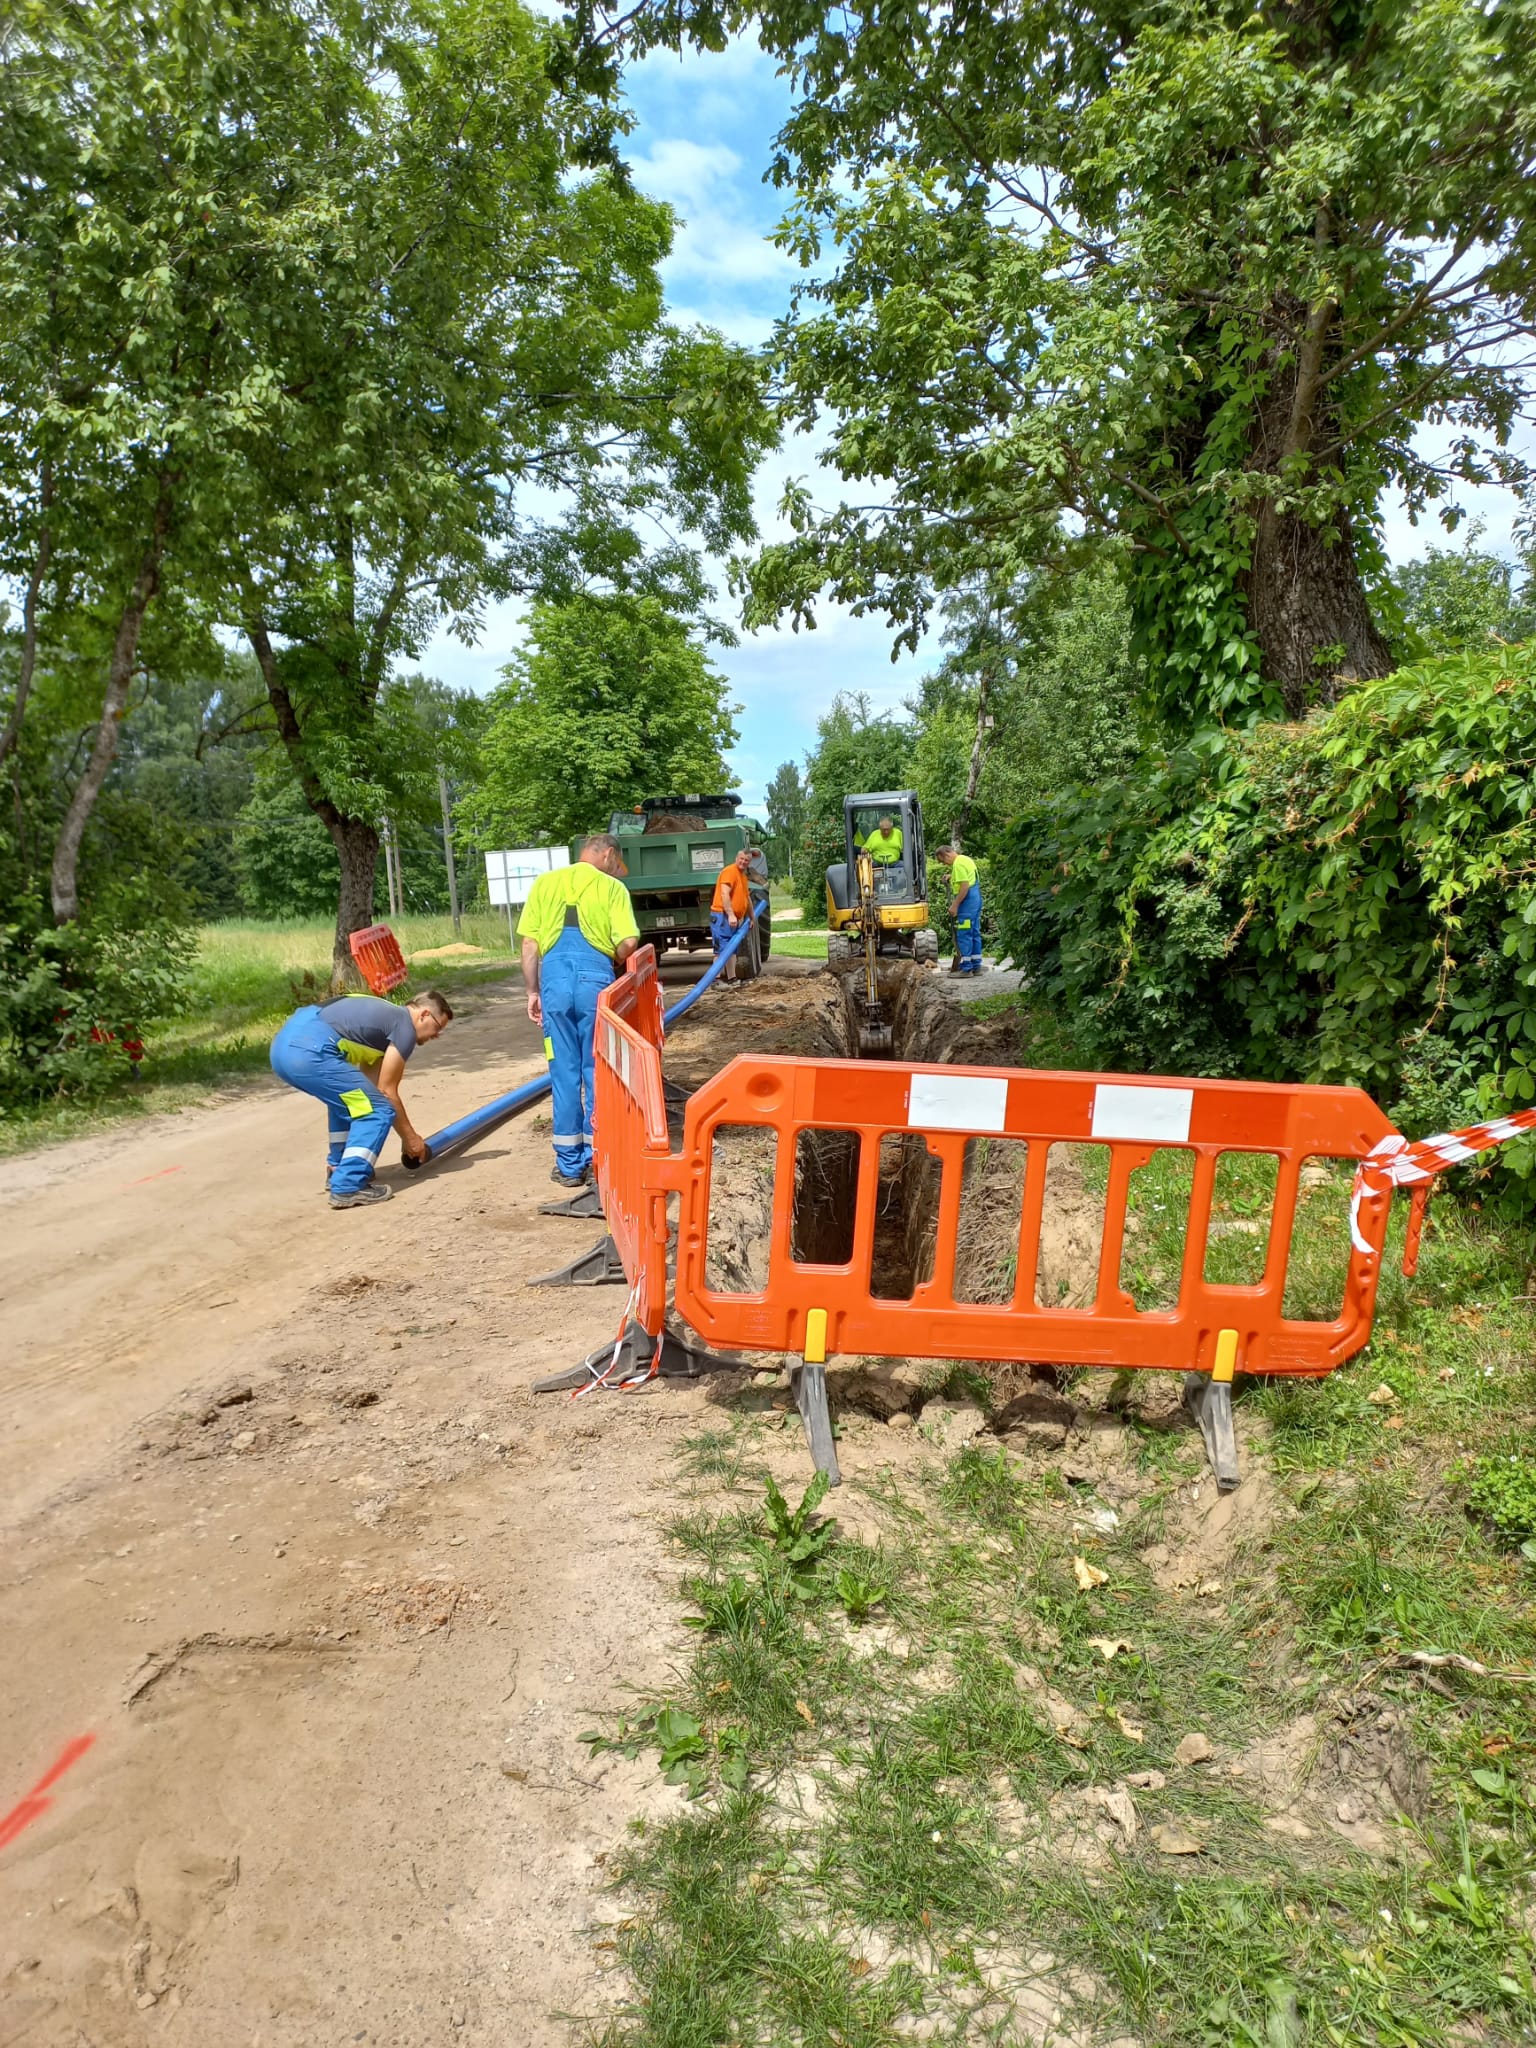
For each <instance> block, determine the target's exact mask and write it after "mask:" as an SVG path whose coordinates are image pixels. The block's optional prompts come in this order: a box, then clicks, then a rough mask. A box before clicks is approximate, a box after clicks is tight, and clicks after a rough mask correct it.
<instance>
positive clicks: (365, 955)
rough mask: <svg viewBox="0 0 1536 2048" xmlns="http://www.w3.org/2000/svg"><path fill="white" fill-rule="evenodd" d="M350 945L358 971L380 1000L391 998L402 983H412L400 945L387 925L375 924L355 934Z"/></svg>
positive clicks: (349, 942)
mask: <svg viewBox="0 0 1536 2048" xmlns="http://www.w3.org/2000/svg"><path fill="white" fill-rule="evenodd" d="M348 944H349V945H350V946H351V948H352V958H353V960H354V961H355V962H356V965H357V971H358V973H359V974H360V975H361V976H362V977H363V979H364V981H366V982H367V984H368V986H369V988H371V989H372V991H373V993H374V994H375V995H376V996H383V995H388V993H389V991H390V990H391V989H392V988H398V987H399V986H400V984H401V982H402V981H408V980H409V979H410V974H411V970H410V969H409V967H407V966H406V964H405V956H404V954H403V953H402V952H401V951H400V942H399V940H398V939H397V938H396V937H395V935H394V933H393V932H392V931H391V930H390V928H389V926H388V925H387V924H371V925H368V926H367V927H366V928H365V929H364V930H362V931H360V932H354V933H353V934H352V937H351V939H350V940H349V941H348Z"/></svg>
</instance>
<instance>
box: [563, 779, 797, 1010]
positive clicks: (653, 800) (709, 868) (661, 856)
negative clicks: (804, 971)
mask: <svg viewBox="0 0 1536 2048" xmlns="http://www.w3.org/2000/svg"><path fill="white" fill-rule="evenodd" d="M740 809H741V798H740V797H738V796H654V797H647V799H646V801H645V802H644V803H643V804H641V805H640V806H639V807H638V808H637V809H635V810H633V811H615V812H614V814H613V816H612V818H611V819H610V820H609V823H608V830H609V831H610V832H611V833H612V834H613V835H614V837H615V838H616V839H617V840H618V842H619V844H620V845H621V846H622V847H623V849H624V862H625V865H626V866H627V867H628V869H629V874H628V876H627V877H626V878H625V887H626V888H627V889H628V890H629V893H630V897H631V899H632V900H633V902H634V906H635V922H636V924H638V925H639V927H640V936H641V938H642V940H645V941H647V942H648V943H649V944H651V945H653V946H654V947H655V948H656V951H657V953H658V954H661V953H669V952H687V951H688V950H689V949H691V948H693V947H696V946H705V947H707V946H708V945H709V943H710V934H709V904H710V898H711V897H712V896H713V895H714V893H715V881H716V879H717V877H718V876H719V873H720V870H721V869H722V868H723V867H725V866H726V864H727V863H728V862H729V861H733V860H734V859H735V858H736V856H737V854H738V853H740V852H741V850H742V848H743V847H744V846H755V845H757V844H758V841H759V837H760V835H759V834H758V832H757V830H756V827H755V826H754V825H753V823H752V821H751V819H749V818H742V817H740V816H738V812H739V811H740ZM580 851H581V841H580V840H579V839H577V840H573V841H572V842H571V858H572V860H575V859H576V858H577V856H578V855H579V853H580ZM756 865H757V868H758V869H759V870H760V872H756V873H754V874H752V875H750V876H749V877H748V887H749V888H750V890H751V892H752V900H753V902H754V903H765V902H766V901H767V899H768V875H767V871H766V868H765V867H764V866H763V864H762V862H761V861H759V862H758V863H757V864H756ZM770 938H771V932H770V929H769V924H768V919H767V918H766V917H765V916H759V917H757V918H756V919H755V920H754V931H753V933H752V934H750V935H749V936H748V938H747V939H746V941H745V942H744V943H743V945H742V947H741V950H740V952H739V953H738V954H737V955H736V958H737V960H738V961H739V963H740V966H739V969H738V971H739V973H740V974H741V975H742V976H743V978H744V979H746V980H749V981H750V980H751V979H752V977H753V976H754V975H756V974H757V973H759V972H760V971H761V968H762V963H763V962H764V960H766V959H767V957H768V947H769V942H770Z"/></svg>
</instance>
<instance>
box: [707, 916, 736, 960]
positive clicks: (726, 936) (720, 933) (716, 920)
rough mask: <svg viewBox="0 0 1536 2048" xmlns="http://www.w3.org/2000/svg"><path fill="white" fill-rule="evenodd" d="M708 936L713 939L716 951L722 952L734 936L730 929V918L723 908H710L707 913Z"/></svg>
mask: <svg viewBox="0 0 1536 2048" xmlns="http://www.w3.org/2000/svg"><path fill="white" fill-rule="evenodd" d="M709 936H710V938H711V939H712V940H713V941H714V947H715V951H716V953H723V952H724V951H725V949H726V947H727V946H728V945H729V944H730V943H731V940H732V939H733V938H734V937H735V933H734V932H733V931H732V929H731V920H730V919H729V918H728V917H727V916H726V914H725V912H724V911H723V910H712V911H711V912H710V913H709Z"/></svg>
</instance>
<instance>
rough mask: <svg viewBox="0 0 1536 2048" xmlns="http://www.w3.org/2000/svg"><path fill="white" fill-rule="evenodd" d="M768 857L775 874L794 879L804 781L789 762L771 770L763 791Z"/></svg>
mask: <svg viewBox="0 0 1536 2048" xmlns="http://www.w3.org/2000/svg"><path fill="white" fill-rule="evenodd" d="M767 797H768V803H767V810H768V848H767V851H768V856H769V860H770V863H771V866H772V872H773V873H774V874H775V875H788V876H789V878H790V880H791V881H793V880H794V872H795V853H796V850H797V849H798V847H799V845H800V837H801V834H802V832H803V831H804V830H805V804H806V790H805V784H804V783H803V782H802V781H801V779H800V770H799V768H798V767H797V766H796V765H795V763H794V762H793V761H785V762H782V763H781V764H780V766H779V767H778V768H776V769H775V770H774V774H773V779H772V781H771V782H770V783H769V784H768V790H767Z"/></svg>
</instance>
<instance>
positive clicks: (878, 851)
mask: <svg viewBox="0 0 1536 2048" xmlns="http://www.w3.org/2000/svg"><path fill="white" fill-rule="evenodd" d="M903 844H904V841H903V838H902V830H901V827H900V826H899V825H898V824H897V822H896V820H895V819H894V818H893V817H891V816H890V814H889V813H888V812H887V813H886V814H885V815H884V816H882V817H881V818H880V819H879V821H878V822H877V824H876V826H875V829H874V831H873V832H871V833H870V835H869V837H868V838H867V839H866V840H865V842H864V851H865V852H866V853H867V854H868V855H869V857H870V859H871V860H872V861H873V862H874V864H875V866H876V867H877V868H893V867H895V866H896V865H897V863H898V862H899V861H900V859H901V849H902V846H903Z"/></svg>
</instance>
